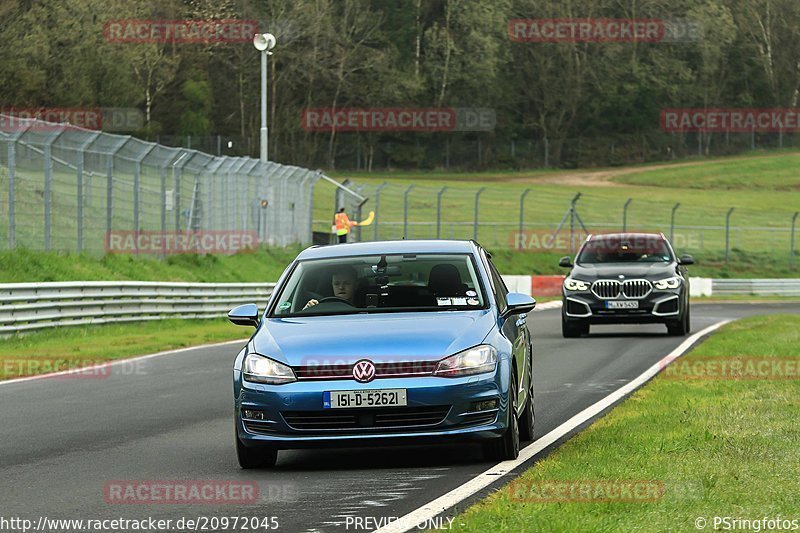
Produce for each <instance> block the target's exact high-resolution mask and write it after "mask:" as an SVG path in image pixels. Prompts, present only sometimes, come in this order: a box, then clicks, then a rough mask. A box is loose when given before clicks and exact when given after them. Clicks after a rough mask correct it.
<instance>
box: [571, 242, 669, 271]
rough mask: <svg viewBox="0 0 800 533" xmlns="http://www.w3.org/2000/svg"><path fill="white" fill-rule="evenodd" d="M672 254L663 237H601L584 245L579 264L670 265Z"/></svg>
mask: <svg viewBox="0 0 800 533" xmlns="http://www.w3.org/2000/svg"><path fill="white" fill-rule="evenodd" d="M671 260H672V254H671V252H670V250H669V248H668V247H667V244H666V242H665V241H664V239H662V238H661V237H652V236H641V237H618V236H616V237H614V236H610V237H601V238H598V239H592V240H591V241H588V242H587V243H586V244H584V245H583V248H581V251H580V253H579V254H578V259H577V261H576V262H577V263H584V264H592V263H669V262H670V261H671Z"/></svg>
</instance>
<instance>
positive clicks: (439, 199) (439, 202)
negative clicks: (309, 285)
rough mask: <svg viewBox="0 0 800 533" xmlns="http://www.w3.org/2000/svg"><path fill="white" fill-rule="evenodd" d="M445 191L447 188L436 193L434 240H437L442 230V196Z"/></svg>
mask: <svg viewBox="0 0 800 533" xmlns="http://www.w3.org/2000/svg"><path fill="white" fill-rule="evenodd" d="M446 190H447V187H442V189H441V190H440V191H439V192H438V193H436V238H437V239H439V238H440V235H441V230H442V195H443V194H444V192H445V191H446Z"/></svg>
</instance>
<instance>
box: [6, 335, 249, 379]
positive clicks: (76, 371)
mask: <svg viewBox="0 0 800 533" xmlns="http://www.w3.org/2000/svg"><path fill="white" fill-rule="evenodd" d="M238 342H241V343H245V342H247V339H246V338H242V339H235V340H231V341H223V342H214V343H211V344H199V345H197V346H187V347H186V348H176V349H174V350H166V351H163V352H157V353H151V354H148V355H137V356H134V357H126V358H122V359H114V360H111V361H108V362H105V363H98V364H96V365H92V366H82V367H80V368H75V369H72V370H62V371H61V372H50V373H49V374H37V375H35V376H25V377H22V378H14V379H7V380H3V381H0V386H2V385H11V384H12V383H24V382H26V381H37V380H40V379H48V378H53V377H57V376H64V375H67V374H83V373H87V372H91V371H92V370H97V369H98V368H107V367H109V366H116V365H122V364H129V363H131V362H136V361H144V360H145V359H153V358H154V357H161V356H164V355H174V354H176V353H181V352H188V351H189V350H197V349H200V348H214V347H215V346H226V345H228V344H233V343H238Z"/></svg>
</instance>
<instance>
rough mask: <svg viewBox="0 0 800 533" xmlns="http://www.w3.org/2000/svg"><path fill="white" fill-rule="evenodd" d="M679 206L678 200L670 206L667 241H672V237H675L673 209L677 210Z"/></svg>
mask: <svg viewBox="0 0 800 533" xmlns="http://www.w3.org/2000/svg"><path fill="white" fill-rule="evenodd" d="M680 206H681V203H680V202H678V203H677V204H675V206H674V207H673V208H672V216H671V217H670V222H669V242H672V240H673V238H674V237H675V211H677V210H678V208H679V207H680Z"/></svg>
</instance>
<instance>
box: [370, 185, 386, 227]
mask: <svg viewBox="0 0 800 533" xmlns="http://www.w3.org/2000/svg"><path fill="white" fill-rule="evenodd" d="M387 185H388V183H386V182H385V181H384V182H383V183H381V184H380V185H378V188H377V189H375V237H373V239H372V240H374V241H377V240H378V220H379V219H380V207H381V204H380V202H381V189H383V188H384V187H386V186H387Z"/></svg>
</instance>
